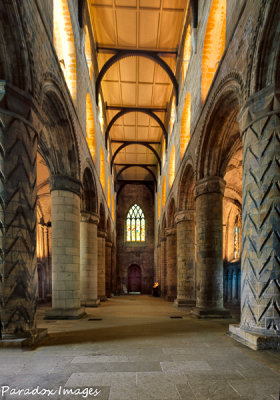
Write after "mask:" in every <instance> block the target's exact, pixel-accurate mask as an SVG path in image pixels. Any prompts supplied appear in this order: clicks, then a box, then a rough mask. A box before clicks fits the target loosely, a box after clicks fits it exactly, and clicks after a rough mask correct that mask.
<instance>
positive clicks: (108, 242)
mask: <svg viewBox="0 0 280 400" xmlns="http://www.w3.org/2000/svg"><path fill="white" fill-rule="evenodd" d="M105 246H106V247H111V248H112V247H113V243H112V242H111V240H107V239H106V242H105Z"/></svg>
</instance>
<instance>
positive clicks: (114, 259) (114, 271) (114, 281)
mask: <svg viewBox="0 0 280 400" xmlns="http://www.w3.org/2000/svg"><path fill="white" fill-rule="evenodd" d="M116 291H117V253H116V245H115V244H113V247H112V293H113V294H115V293H116Z"/></svg>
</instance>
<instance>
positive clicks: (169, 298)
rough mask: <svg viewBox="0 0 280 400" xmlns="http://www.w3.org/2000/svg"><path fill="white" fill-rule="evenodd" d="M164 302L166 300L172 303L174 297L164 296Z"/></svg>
mask: <svg viewBox="0 0 280 400" xmlns="http://www.w3.org/2000/svg"><path fill="white" fill-rule="evenodd" d="M165 300H166V301H170V302H171V303H172V302H173V301H175V300H176V296H172V295H166V296H165Z"/></svg>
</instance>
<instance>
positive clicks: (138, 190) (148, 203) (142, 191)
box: [116, 184, 154, 294]
mask: <svg viewBox="0 0 280 400" xmlns="http://www.w3.org/2000/svg"><path fill="white" fill-rule="evenodd" d="M135 203H137V204H138V205H139V206H140V207H141V208H142V211H143V212H144V214H145V219H146V241H145V242H144V243H141V242H139V243H136V242H134V243H127V242H126V237H125V232H126V231H125V226H126V225H125V222H126V215H127V213H128V211H129V209H130V207H131V206H133V204H135ZM116 230H117V275H118V291H119V292H120V293H125V292H126V290H127V279H128V268H129V267H130V266H131V265H132V264H137V265H139V267H140V268H141V275H142V293H148V294H150V293H151V292H152V287H153V279H154V277H153V274H154V204H153V196H152V194H151V192H150V191H149V189H148V188H147V187H146V186H145V185H133V184H132V185H129V186H128V185H126V186H125V187H124V188H123V189H122V191H121V193H120V194H119V197H118V203H117V220H116Z"/></svg>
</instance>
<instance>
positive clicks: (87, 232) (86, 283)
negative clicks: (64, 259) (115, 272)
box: [80, 212, 100, 307]
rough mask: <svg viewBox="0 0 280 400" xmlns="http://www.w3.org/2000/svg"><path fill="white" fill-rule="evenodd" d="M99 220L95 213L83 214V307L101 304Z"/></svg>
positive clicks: (81, 255) (81, 236) (81, 246)
mask: <svg viewBox="0 0 280 400" xmlns="http://www.w3.org/2000/svg"><path fill="white" fill-rule="evenodd" d="M98 221H99V218H98V216H97V215H95V214H94V213H89V212H82V213H81V225H80V229H81V232H80V238H81V240H80V258H81V270H80V276H81V305H82V306H85V307H97V306H98V304H99V303H100V300H99V299H98V293H97V291H98V289H97V282H98V281H97V270H98V265H97V254H98V242H97V224H98Z"/></svg>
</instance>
